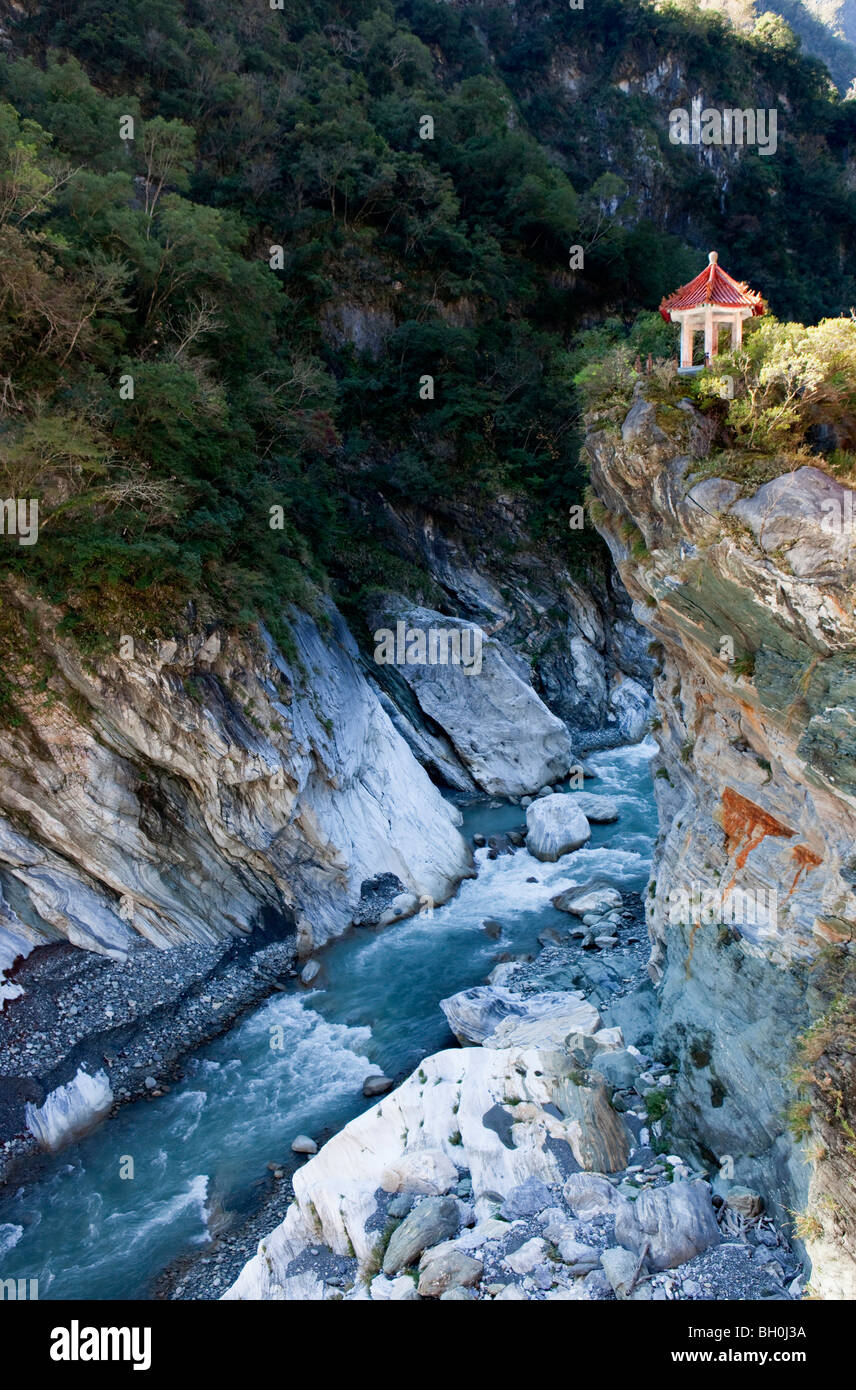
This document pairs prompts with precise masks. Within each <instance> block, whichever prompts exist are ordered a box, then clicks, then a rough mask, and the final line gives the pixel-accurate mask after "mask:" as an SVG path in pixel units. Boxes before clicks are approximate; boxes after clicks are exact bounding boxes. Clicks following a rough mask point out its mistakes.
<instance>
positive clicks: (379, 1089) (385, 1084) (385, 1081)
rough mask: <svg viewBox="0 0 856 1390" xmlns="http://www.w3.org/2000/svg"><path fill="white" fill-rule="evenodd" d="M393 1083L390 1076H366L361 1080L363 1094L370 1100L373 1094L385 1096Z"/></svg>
mask: <svg viewBox="0 0 856 1390" xmlns="http://www.w3.org/2000/svg"><path fill="white" fill-rule="evenodd" d="M394 1085H395V1082H394V1081H393V1079H392V1077H391V1076H367V1077H366V1079H365V1081H364V1082H363V1095H364V1096H365V1097H366V1100H371V1099H372V1098H373V1097H374V1096H385V1095H386V1093H387V1091H391V1090H392V1088H393V1086H394Z"/></svg>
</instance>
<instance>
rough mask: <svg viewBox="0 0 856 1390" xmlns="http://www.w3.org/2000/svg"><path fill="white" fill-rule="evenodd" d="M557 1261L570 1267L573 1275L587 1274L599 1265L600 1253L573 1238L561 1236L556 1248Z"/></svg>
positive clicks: (591, 1246)
mask: <svg viewBox="0 0 856 1390" xmlns="http://www.w3.org/2000/svg"><path fill="white" fill-rule="evenodd" d="M556 1248H557V1250H558V1252H559V1259H560V1260H563V1261H564V1262H565V1264H566V1265H570V1266H571V1272H572V1273H573V1274H588V1273H589V1271H590V1270H592V1269H597V1267H598V1265H599V1264H600V1251H599V1250H598V1249H597V1248H596V1246H594V1245H585V1244H583V1242H582V1241H579V1240H576V1239H575V1238H574V1237H573V1236H563V1237H562V1239H561V1240H560V1241H558V1243H557V1246H556Z"/></svg>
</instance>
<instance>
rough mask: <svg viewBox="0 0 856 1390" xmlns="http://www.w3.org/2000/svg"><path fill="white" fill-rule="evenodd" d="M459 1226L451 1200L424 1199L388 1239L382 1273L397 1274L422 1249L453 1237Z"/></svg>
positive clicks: (413, 1259) (457, 1216) (457, 1213)
mask: <svg viewBox="0 0 856 1390" xmlns="http://www.w3.org/2000/svg"><path fill="white" fill-rule="evenodd" d="M459 1224H460V1212H459V1210H458V1204H457V1202H456V1201H455V1199H454V1197H426V1198H425V1201H424V1202H420V1203H419V1206H418V1207H414V1208H413V1210H412V1211H411V1212H409V1213H408V1215H407V1216H405V1218H404V1220H403V1221H402V1223H401V1225H400V1226H397V1227H396V1229H395V1230H394V1231H393V1233H392V1235H391V1236H390V1240H389V1245H388V1246H387V1247H386V1252H385V1254H384V1257H383V1272H384V1274H386V1275H387V1276H390V1275H393V1274H400V1272H401V1271H402V1270H403V1269H407V1268H408V1266H409V1265H412V1264H415V1263H416V1261H417V1260H418V1259H419V1256H420V1255H421V1254H422V1251H423V1250H427V1249H428V1248H429V1247H430V1246H432V1245H439V1244H440V1241H441V1240H448V1239H449V1237H450V1236H453V1235H456V1234H457V1230H458V1226H459Z"/></svg>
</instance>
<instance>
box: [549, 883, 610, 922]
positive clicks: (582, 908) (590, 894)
mask: <svg viewBox="0 0 856 1390" xmlns="http://www.w3.org/2000/svg"><path fill="white" fill-rule="evenodd" d="M551 902H552V904H553V906H554V907H557V908H558V909H559V911H560V912H570V913H572V915H573V916H574V917H585V916H586V914H587V913H589V912H593V913H594V914H595V915H596V916H598V917H602V916H603V914H604V913H605V912H612V911H613V910H614V909H616V908H619V907H621V904H622V902H623V898H622V896H621V894H620V893H619V891H618V889H617V888H613V887H612V886H611V885H610V884H608V883H606V882H605V881H604V880H598V879H594V880H592V881H591V882H590V883H585V884H582V885H580V887H578V888H568V889H566V890H565V892H564V893H557V894H556V896H555V898H552V899H551Z"/></svg>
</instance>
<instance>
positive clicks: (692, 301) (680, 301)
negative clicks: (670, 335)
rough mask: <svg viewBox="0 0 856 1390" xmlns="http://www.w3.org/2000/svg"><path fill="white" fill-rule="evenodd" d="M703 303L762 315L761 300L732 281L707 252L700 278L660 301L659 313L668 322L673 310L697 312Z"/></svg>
mask: <svg viewBox="0 0 856 1390" xmlns="http://www.w3.org/2000/svg"><path fill="white" fill-rule="evenodd" d="M705 304H715V305H718V306H719V307H720V308H723V309H751V310H752V316H753V317H757V316H759V315H760V314H763V312H764V301H763V299H762V298H761V296H760V294H758V293H757V291H756V290H750V288H749V286H748V285H746V284H744V283H743V282H742V281H739V280H733V279H732V278H731V276H730V275H729V274H728V273H727V272H726V271H724V270H723V269H722V266H721V265H720V264H719V261H718V258H717V254H716V252H715V251H711V253H710V256H709V261H708V264H707V265H706V266H705V268H704V270H703V271H702V272H701V274H700V275H697V276H696V277H695V279H694V280H690V281H689V283H688V284H686V285H681V287H680V289H677V290H675V291H674V293H673V294H670V295H667V296H666V298H664V299H663V300H662V301H661V303H660V313H661V314H662V316H663V318H664V319H665V320H666V322H667V323H669V322H670V321H671V316H672V313H673V311H674V310H676V309H678V310H680V309H698V308H701V307H703V306H704V305H705Z"/></svg>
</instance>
